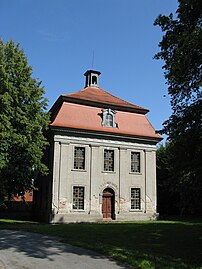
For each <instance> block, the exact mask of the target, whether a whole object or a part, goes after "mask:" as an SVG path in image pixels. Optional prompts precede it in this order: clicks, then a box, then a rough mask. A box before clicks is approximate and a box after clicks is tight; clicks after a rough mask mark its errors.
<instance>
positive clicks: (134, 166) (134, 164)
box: [131, 152, 140, 173]
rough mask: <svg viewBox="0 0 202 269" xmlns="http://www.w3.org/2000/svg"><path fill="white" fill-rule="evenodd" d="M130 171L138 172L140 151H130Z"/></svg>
mask: <svg viewBox="0 0 202 269" xmlns="http://www.w3.org/2000/svg"><path fill="white" fill-rule="evenodd" d="M131 172H133V173H140V152H131Z"/></svg>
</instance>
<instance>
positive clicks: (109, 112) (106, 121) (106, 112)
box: [102, 108, 117, 128]
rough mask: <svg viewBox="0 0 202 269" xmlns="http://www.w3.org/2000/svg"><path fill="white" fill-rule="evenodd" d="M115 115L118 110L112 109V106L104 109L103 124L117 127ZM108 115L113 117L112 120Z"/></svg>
mask: <svg viewBox="0 0 202 269" xmlns="http://www.w3.org/2000/svg"><path fill="white" fill-rule="evenodd" d="M115 115H116V111H114V110H112V109H111V108H107V109H102V126H103V127H108V128H116V127H117V125H116V123H115ZM108 116H110V117H111V120H109V119H108ZM109 123H110V124H109Z"/></svg>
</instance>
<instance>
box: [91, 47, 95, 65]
mask: <svg viewBox="0 0 202 269" xmlns="http://www.w3.org/2000/svg"><path fill="white" fill-rule="evenodd" d="M94 54H95V53H94V50H93V55H92V69H93V67H94Z"/></svg>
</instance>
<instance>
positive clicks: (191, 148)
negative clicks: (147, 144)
mask: <svg viewBox="0 0 202 269" xmlns="http://www.w3.org/2000/svg"><path fill="white" fill-rule="evenodd" d="M178 2H179V7H178V9H177V18H176V19H174V18H173V14H170V15H169V16H162V15H159V16H158V18H157V19H156V21H155V23H154V24H155V25H159V26H160V27H161V29H162V31H163V32H164V36H163V38H162V41H161V42H160V43H159V47H160V48H161V51H160V52H159V53H157V54H156V55H155V58H156V59H161V60H163V61H164V62H165V64H164V66H163V69H164V70H165V72H164V74H165V78H166V80H167V84H168V94H169V95H170V98H171V106H172V110H173V113H172V115H171V116H170V118H169V119H168V120H167V121H165V122H164V128H163V130H162V132H163V133H166V134H167V135H168V140H169V142H170V144H171V145H172V153H170V154H171V155H172V171H173V172H172V174H173V177H174V182H175V183H176V185H175V188H176V191H177V192H178V195H179V197H180V202H179V207H180V210H181V212H183V211H184V212H187V213H192V214H200V206H199V205H200V204H202V180H201V178H202V166H201V163H200V159H201V157H202V92H201V86H202V64H201V63H202V50H201V44H202V5H201V1H199V0H191V1H189V0H179V1H178ZM170 165H171V164H170Z"/></svg>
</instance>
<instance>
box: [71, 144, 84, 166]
mask: <svg viewBox="0 0 202 269" xmlns="http://www.w3.org/2000/svg"><path fill="white" fill-rule="evenodd" d="M76 149H83V150H84V157H79V156H75V152H76ZM82 158H83V161H82V163H83V168H79V167H80V163H81V161H80V160H81V159H82ZM78 160H79V161H78ZM76 161H78V163H77V166H76V165H75V162H76ZM77 167H78V168H77ZM73 170H75V171H86V147H85V146H80V145H75V146H74V147H73Z"/></svg>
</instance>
